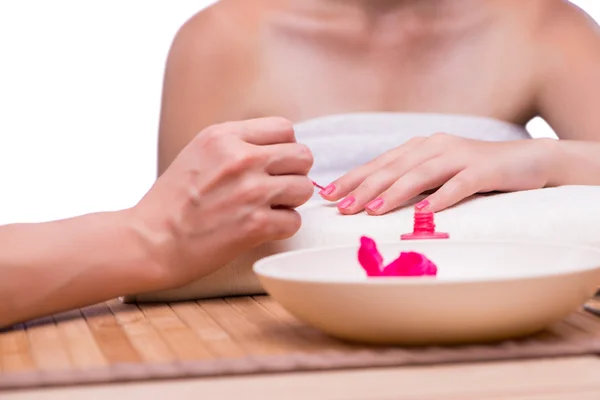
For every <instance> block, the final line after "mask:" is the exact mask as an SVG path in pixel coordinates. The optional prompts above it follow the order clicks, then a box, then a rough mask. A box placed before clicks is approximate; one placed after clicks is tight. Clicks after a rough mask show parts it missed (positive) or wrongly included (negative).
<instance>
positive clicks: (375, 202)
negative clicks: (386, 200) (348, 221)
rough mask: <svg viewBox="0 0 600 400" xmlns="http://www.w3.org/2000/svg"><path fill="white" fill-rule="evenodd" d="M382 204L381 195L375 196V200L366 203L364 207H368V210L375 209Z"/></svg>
mask: <svg viewBox="0 0 600 400" xmlns="http://www.w3.org/2000/svg"><path fill="white" fill-rule="evenodd" d="M382 205H383V199H382V198H381V197H378V198H376V199H375V200H373V201H371V202H369V203H367V205H366V206H365V208H368V209H369V211H376V210H378V209H379V208H380V207H381V206H382Z"/></svg>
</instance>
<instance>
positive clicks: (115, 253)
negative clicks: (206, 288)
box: [0, 211, 157, 327]
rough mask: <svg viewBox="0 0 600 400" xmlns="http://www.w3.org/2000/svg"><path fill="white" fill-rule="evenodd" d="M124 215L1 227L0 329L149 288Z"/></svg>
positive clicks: (145, 259) (138, 244) (151, 272)
mask: <svg viewBox="0 0 600 400" xmlns="http://www.w3.org/2000/svg"><path fill="white" fill-rule="evenodd" d="M129 221H130V219H129V218H128V212H127V211H119V212H104V213H96V214H89V215H84V216H80V217H75V218H70V219H65V220H60V221H53V222H46V223H40V224H14V225H6V226H2V227H0V327H1V326H7V325H10V324H14V323H17V322H22V321H25V320H28V319H32V318H35V317H39V316H43V315H48V314H52V313H56V312H61V311H65V310H68V309H72V308H76V307H82V306H86V305H90V304H94V303H97V302H100V301H104V300H108V299H111V298H115V297H118V296H121V295H124V294H129V293H134V292H138V291H143V290H145V289H151V288H152V285H153V283H154V282H156V280H157V276H156V273H157V268H156V266H155V265H153V264H152V262H151V261H150V257H149V256H148V251H147V249H145V248H144V245H143V242H142V240H141V237H140V236H139V235H138V234H137V232H136V230H135V227H134V226H133V225H132V224H131V223H130V222H129Z"/></svg>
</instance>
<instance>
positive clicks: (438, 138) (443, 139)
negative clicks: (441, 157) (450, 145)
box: [429, 132, 452, 143]
mask: <svg viewBox="0 0 600 400" xmlns="http://www.w3.org/2000/svg"><path fill="white" fill-rule="evenodd" d="M451 139H452V135H449V134H447V133H444V132H436V133H434V134H433V135H431V136H430V137H429V140H430V141H431V142H433V143H447V142H448V141H449V140H451Z"/></svg>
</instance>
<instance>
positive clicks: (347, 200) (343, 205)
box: [338, 196, 355, 208]
mask: <svg viewBox="0 0 600 400" xmlns="http://www.w3.org/2000/svg"><path fill="white" fill-rule="evenodd" d="M354 200H355V199H354V197H352V196H348V197H346V198H345V199H344V200H342V201H341V202H340V204H339V205H338V207H339V208H348V207H350V206H351V205H352V203H354Z"/></svg>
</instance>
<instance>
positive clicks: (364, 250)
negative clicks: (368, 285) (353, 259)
mask: <svg viewBox="0 0 600 400" xmlns="http://www.w3.org/2000/svg"><path fill="white" fill-rule="evenodd" d="M358 262H359V263H360V265H361V266H362V267H363V268H364V270H365V271H366V272H367V276H380V275H381V266H382V265H383V257H382V256H381V254H380V253H379V250H377V244H376V243H375V241H374V240H373V239H371V238H369V237H366V236H363V237H361V238H360V248H359V249H358Z"/></svg>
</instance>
